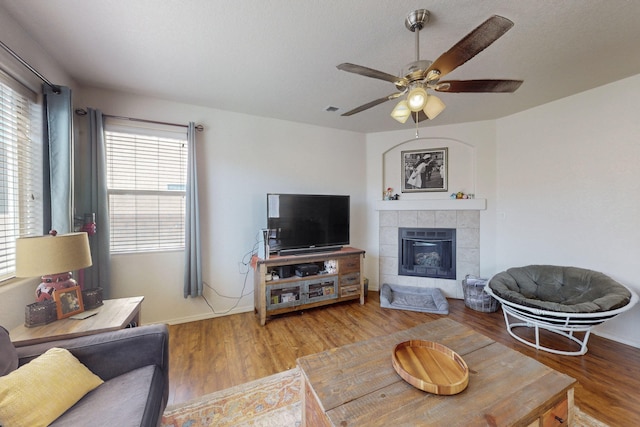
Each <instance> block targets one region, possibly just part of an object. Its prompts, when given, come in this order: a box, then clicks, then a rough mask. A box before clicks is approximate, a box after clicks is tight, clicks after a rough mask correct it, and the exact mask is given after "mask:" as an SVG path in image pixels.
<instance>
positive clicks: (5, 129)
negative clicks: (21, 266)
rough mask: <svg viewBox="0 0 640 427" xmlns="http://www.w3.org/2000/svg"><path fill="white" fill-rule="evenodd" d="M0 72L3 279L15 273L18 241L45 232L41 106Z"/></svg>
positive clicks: (0, 276) (0, 262) (0, 268)
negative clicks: (20, 238)
mask: <svg viewBox="0 0 640 427" xmlns="http://www.w3.org/2000/svg"><path fill="white" fill-rule="evenodd" d="M36 99H37V98H36V95H35V93H33V92H31V91H30V90H29V89H27V88H25V87H24V86H22V85H21V84H20V83H18V82H17V81H15V80H14V79H12V78H11V77H9V76H8V75H6V74H4V73H3V72H2V71H0V280H4V279H7V278H10V277H13V276H14V275H15V260H16V259H15V241H16V238H18V237H24V236H33V235H42V234H43V233H42V231H43V230H42V227H43V225H42V224H43V223H42V212H43V211H42V210H43V205H42V185H43V182H42V136H41V131H40V130H41V123H42V121H41V119H40V112H41V108H40V107H39V105H38V104H37V103H36Z"/></svg>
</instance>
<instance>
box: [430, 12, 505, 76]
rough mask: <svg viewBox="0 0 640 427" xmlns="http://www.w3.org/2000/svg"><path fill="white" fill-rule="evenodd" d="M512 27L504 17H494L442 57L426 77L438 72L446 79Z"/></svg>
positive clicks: (432, 66) (435, 62) (432, 65)
mask: <svg viewBox="0 0 640 427" xmlns="http://www.w3.org/2000/svg"><path fill="white" fill-rule="evenodd" d="M511 27H513V22H511V21H510V20H508V19H507V18H504V17H502V16H498V15H493V16H492V17H491V18H489V19H487V20H486V21H484V22H483V23H482V24H480V25H479V26H478V27H477V28H476V29H475V30H473V31H471V32H470V33H469V34H467V35H466V36H465V37H464V38H463V39H462V40H460V41H459V42H458V43H456V44H455V45H454V46H453V47H452V48H451V49H449V50H448V51H447V52H445V53H443V54H442V55H440V57H439V58H438V59H436V60H435V61H434V62H433V64H431V66H430V67H429V69H428V70H427V72H426V73H425V74H424V75H425V76H427V75H428V73H429V71H432V70H437V71H439V72H440V77H444V76H445V75H446V74H449V73H450V72H451V71H453V70H455V69H456V68H458V67H459V66H461V65H462V64H464V63H465V62H467V61H468V60H470V59H471V58H473V57H474V56H476V55H477V54H478V53H480V52H482V51H483V50H484V49H486V48H487V47H489V46H490V45H491V43H493V42H494V41H496V40H498V39H499V38H500V37H502V35H503V34H504V33H506V32H507V31H509V30H510V29H511Z"/></svg>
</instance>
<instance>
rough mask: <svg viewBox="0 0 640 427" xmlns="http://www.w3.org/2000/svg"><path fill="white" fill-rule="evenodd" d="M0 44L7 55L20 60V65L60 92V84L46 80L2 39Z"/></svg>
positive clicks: (56, 91)
mask: <svg viewBox="0 0 640 427" xmlns="http://www.w3.org/2000/svg"><path fill="white" fill-rule="evenodd" d="M0 46H2V48H3V49H4V50H6V51H7V52H8V53H9V55H11V56H13V57H14V58H15V59H16V60H18V62H20V63H21V64H22V65H24V66H25V67H26V68H27V70H29V71H31V72H32V73H33V74H35V75H36V77H38V78H39V79H40V80H42V81H43V82H44V83H45V84H46V85H47V86H49V87H50V88H51V89H53V91H54V92H55V93H60V86H58V85H54V84H53V83H51V82H50V81H49V80H47V78H46V77H45V76H43V75H42V74H40V73H39V72H38V70H36V69H35V68H33V67H32V66H31V65H29V63H28V62H27V61H25V60H24V59H22V58H21V57H20V56H19V55H18V54H17V53H15V52H14V51H13V50H11V48H10V47H9V46H7V45H6V44H4V42H3V41H2V40H0Z"/></svg>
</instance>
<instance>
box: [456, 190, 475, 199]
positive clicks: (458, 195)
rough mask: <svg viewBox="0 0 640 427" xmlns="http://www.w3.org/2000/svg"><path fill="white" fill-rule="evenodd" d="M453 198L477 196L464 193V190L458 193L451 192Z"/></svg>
mask: <svg viewBox="0 0 640 427" xmlns="http://www.w3.org/2000/svg"><path fill="white" fill-rule="evenodd" d="M450 198H451V199H473V198H475V196H474V195H473V194H464V193H463V192H462V191H458V192H457V193H451V196H450Z"/></svg>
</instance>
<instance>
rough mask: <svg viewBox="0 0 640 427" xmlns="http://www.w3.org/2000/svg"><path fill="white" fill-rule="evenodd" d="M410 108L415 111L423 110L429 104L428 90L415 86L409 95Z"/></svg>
mask: <svg viewBox="0 0 640 427" xmlns="http://www.w3.org/2000/svg"><path fill="white" fill-rule="evenodd" d="M407 103H408V104H409V109H410V110H411V111H413V112H414V113H417V112H418V111H420V110H422V109H423V108H424V107H425V105H427V91H426V90H424V88H422V87H414V88H413V89H411V91H410V92H409V96H407Z"/></svg>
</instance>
